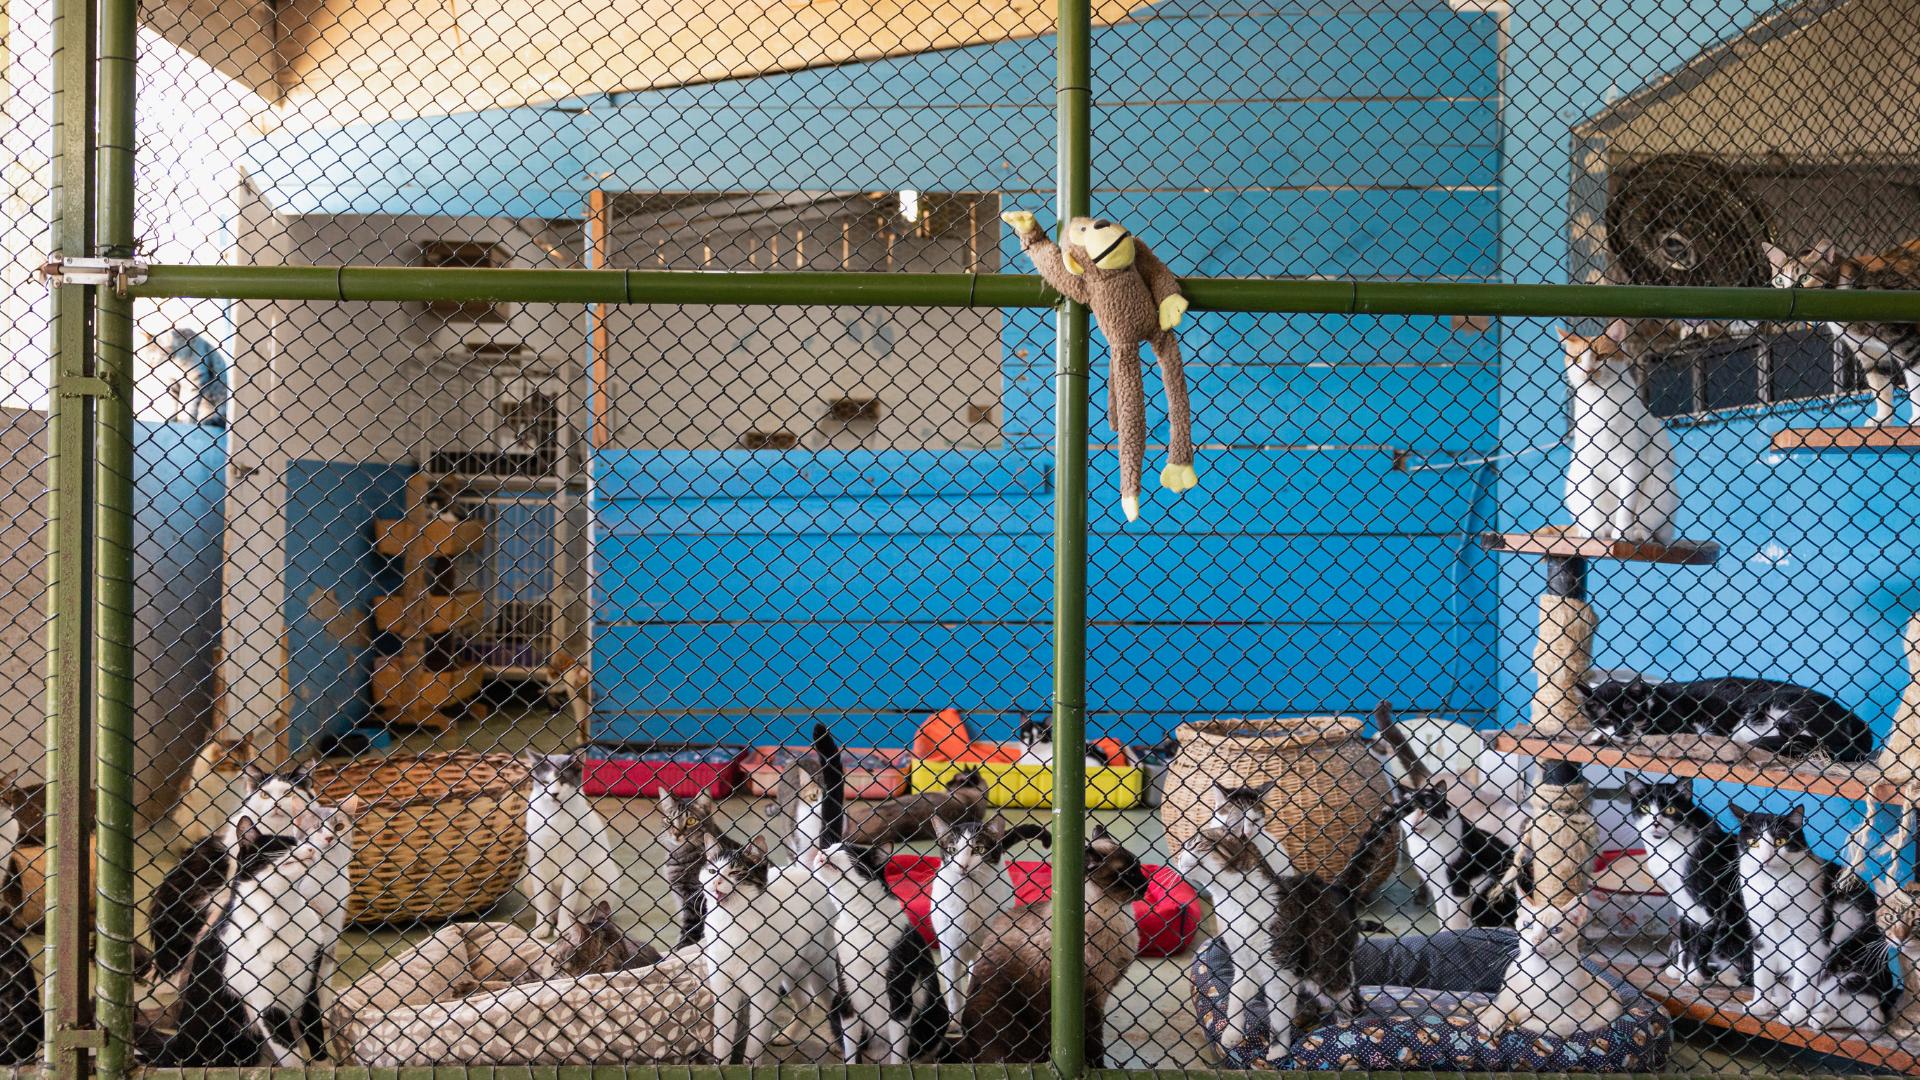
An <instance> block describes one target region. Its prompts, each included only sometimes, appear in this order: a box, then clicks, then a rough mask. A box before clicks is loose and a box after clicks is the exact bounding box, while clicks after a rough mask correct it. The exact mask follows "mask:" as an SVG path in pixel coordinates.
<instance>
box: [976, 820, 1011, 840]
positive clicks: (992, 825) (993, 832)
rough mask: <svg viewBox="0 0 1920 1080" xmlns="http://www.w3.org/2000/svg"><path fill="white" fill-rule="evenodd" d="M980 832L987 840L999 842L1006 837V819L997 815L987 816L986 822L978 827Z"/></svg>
mask: <svg viewBox="0 0 1920 1080" xmlns="http://www.w3.org/2000/svg"><path fill="white" fill-rule="evenodd" d="M980 832H981V834H982V835H984V836H985V837H986V838H987V839H988V840H990V841H993V842H994V843H999V842H1000V841H1001V840H1004V839H1006V836H1007V819H1006V818H1003V817H999V816H997V815H996V816H995V817H992V818H989V819H988V820H987V823H986V824H985V825H983V826H981V827H980Z"/></svg>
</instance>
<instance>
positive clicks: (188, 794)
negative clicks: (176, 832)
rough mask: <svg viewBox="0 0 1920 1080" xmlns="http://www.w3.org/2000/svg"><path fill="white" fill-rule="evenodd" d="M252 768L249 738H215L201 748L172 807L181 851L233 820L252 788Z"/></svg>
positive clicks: (252, 760)
mask: <svg viewBox="0 0 1920 1080" xmlns="http://www.w3.org/2000/svg"><path fill="white" fill-rule="evenodd" d="M255 768H256V766H255V764H254V753H253V736H252V735H251V734H249V735H245V736H243V737H241V738H239V739H229V738H224V737H222V736H215V737H213V738H211V739H208V740H207V741H206V742H205V743H203V744H202V745H201V747H200V752H199V753H197V754H195V755H194V756H193V767H192V768H191V769H190V770H189V771H188V773H187V786H186V787H185V788H184V789H182V790H181V792H180V801H179V802H178V803H175V804H174V807H173V823H174V824H175V825H177V826H179V828H180V839H179V844H178V847H179V848H180V849H181V850H185V849H186V848H188V847H191V846H193V845H194V844H197V843H199V842H200V841H202V840H204V839H206V838H207V836H208V835H209V834H211V833H213V832H216V831H219V830H221V829H223V828H225V827H226V826H227V824H228V823H229V822H231V821H232V820H233V817H234V815H235V814H236V813H238V812H239V810H240V803H241V800H243V799H245V798H246V796H247V794H248V792H249V791H250V790H252V788H253V786H254V784H255V776H256V774H255V771H254V770H255ZM229 846H231V843H229Z"/></svg>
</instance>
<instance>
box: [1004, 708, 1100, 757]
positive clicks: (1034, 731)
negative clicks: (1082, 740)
mask: <svg viewBox="0 0 1920 1080" xmlns="http://www.w3.org/2000/svg"><path fill="white" fill-rule="evenodd" d="M1017 737H1018V738H1019V740H1020V764H1022V765H1052V764H1053V720H1052V718H1051V717H1048V718H1044V719H1043V718H1036V717H1031V716H1029V717H1027V718H1026V719H1025V720H1022V721H1020V728H1019V731H1018V733H1017ZM1086 755H1087V767H1088V768H1090V769H1097V768H1100V767H1102V766H1104V765H1106V763H1107V759H1106V757H1105V756H1104V755H1101V754H1097V753H1095V752H1094V751H1093V750H1092V749H1088V750H1087V752H1086Z"/></svg>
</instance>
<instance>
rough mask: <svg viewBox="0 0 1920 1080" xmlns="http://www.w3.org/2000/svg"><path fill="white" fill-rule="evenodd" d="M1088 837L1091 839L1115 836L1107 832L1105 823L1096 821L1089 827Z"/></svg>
mask: <svg viewBox="0 0 1920 1080" xmlns="http://www.w3.org/2000/svg"><path fill="white" fill-rule="evenodd" d="M1087 839H1088V840H1089V841H1093V840H1111V839H1113V837H1112V836H1110V835H1108V834H1107V827H1106V826H1105V825H1102V824H1101V823H1100V822H1098V821H1096V822H1094V823H1093V824H1091V825H1089V826H1088V827H1087Z"/></svg>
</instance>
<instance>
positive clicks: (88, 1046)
mask: <svg viewBox="0 0 1920 1080" xmlns="http://www.w3.org/2000/svg"><path fill="white" fill-rule="evenodd" d="M53 1048H54V1049H56V1050H105V1049H106V1048H107V1030H106V1029H105V1028H97V1027H95V1028H73V1027H68V1028H61V1029H60V1030H58V1031H56V1032H54V1033H53Z"/></svg>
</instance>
